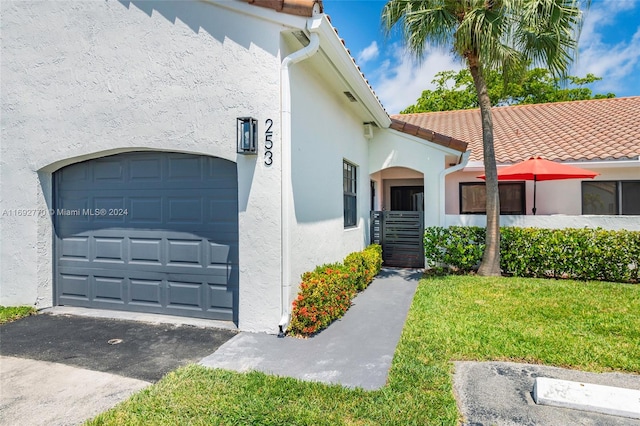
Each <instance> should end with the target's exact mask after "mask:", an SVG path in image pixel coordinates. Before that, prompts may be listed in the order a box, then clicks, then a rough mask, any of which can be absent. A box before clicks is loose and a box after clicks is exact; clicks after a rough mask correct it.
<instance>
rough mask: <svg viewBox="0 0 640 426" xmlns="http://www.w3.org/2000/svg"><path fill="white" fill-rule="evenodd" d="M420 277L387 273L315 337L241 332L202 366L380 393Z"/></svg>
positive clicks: (393, 271)
mask: <svg viewBox="0 0 640 426" xmlns="http://www.w3.org/2000/svg"><path fill="white" fill-rule="evenodd" d="M421 276H422V272H421V271H417V270H402V269H383V270H382V271H381V272H380V274H379V275H378V276H377V277H376V279H375V280H374V281H373V282H372V283H371V285H370V286H369V287H368V288H367V289H366V290H365V291H363V292H362V293H360V294H359V295H358V296H357V297H356V298H355V299H354V300H353V306H351V308H350V309H349V310H348V311H347V313H346V314H345V316H344V317H343V318H342V319H340V320H338V321H336V322H334V323H333V324H331V325H330V326H329V328H327V329H325V330H323V331H322V332H320V333H319V334H318V335H317V336H315V337H312V338H309V339H297V338H293V337H285V338H280V339H279V338H277V337H276V336H273V335H267V334H255V333H240V334H238V335H237V336H235V337H233V338H232V339H231V340H229V341H228V342H226V343H225V344H223V345H222V346H221V347H220V348H219V349H218V350H217V351H216V352H215V353H213V354H212V355H210V356H208V357H206V358H204V359H202V360H201V361H200V364H202V365H205V366H207V367H213V368H222V369H227V370H234V371H240V372H244V371H251V370H257V371H262V372H264V373H268V374H275V375H279V376H288V377H295V378H298V379H303V380H311V381H319V382H324V383H337V384H341V385H343V386H347V387H352V388H355V387H360V388H363V389H367V390H374V389H379V388H381V387H382V386H384V385H385V383H386V381H387V375H388V373H389V368H390V367H391V361H392V360H393V354H394V352H395V349H396V346H397V344H398V341H399V340H400V334H401V332H402V328H403V326H404V323H405V320H406V317H407V312H408V311H409V307H410V306H411V301H412V299H413V295H414V293H415V291H416V288H417V285H418V280H419V279H420V278H421Z"/></svg>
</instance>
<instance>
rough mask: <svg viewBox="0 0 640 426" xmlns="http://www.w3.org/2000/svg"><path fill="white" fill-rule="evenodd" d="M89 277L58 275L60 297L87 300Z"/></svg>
mask: <svg viewBox="0 0 640 426" xmlns="http://www.w3.org/2000/svg"><path fill="white" fill-rule="evenodd" d="M90 278H91V277H90V275H82V274H66V273H62V274H60V277H59V279H58V286H59V291H60V295H61V297H64V298H72V299H82V300H89V280H90Z"/></svg>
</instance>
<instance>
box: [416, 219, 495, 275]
mask: <svg viewBox="0 0 640 426" xmlns="http://www.w3.org/2000/svg"><path fill="white" fill-rule="evenodd" d="M484 234H485V230H484V228H480V227H477V226H451V227H449V228H442V227H439V226H433V227H429V228H427V229H425V233H424V252H425V257H426V261H427V266H430V267H439V266H450V267H453V268H456V269H459V270H461V271H470V270H471V269H473V268H474V267H476V266H477V265H479V264H480V261H481V260H482V253H483V252H484V246H485V244H484V240H485V235H484Z"/></svg>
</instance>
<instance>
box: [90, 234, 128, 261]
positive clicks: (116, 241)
mask: <svg viewBox="0 0 640 426" xmlns="http://www.w3.org/2000/svg"><path fill="white" fill-rule="evenodd" d="M93 243H94V245H95V257H94V258H93V260H94V261H95V262H116V263H124V262H125V260H126V259H125V256H126V254H125V247H124V246H125V239H124V237H96V238H93Z"/></svg>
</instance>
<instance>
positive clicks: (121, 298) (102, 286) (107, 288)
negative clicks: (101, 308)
mask: <svg viewBox="0 0 640 426" xmlns="http://www.w3.org/2000/svg"><path fill="white" fill-rule="evenodd" d="M94 289H95V293H94V300H101V301H104V302H109V303H117V304H124V303H125V295H124V278H122V277H101V276H95V277H94Z"/></svg>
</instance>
